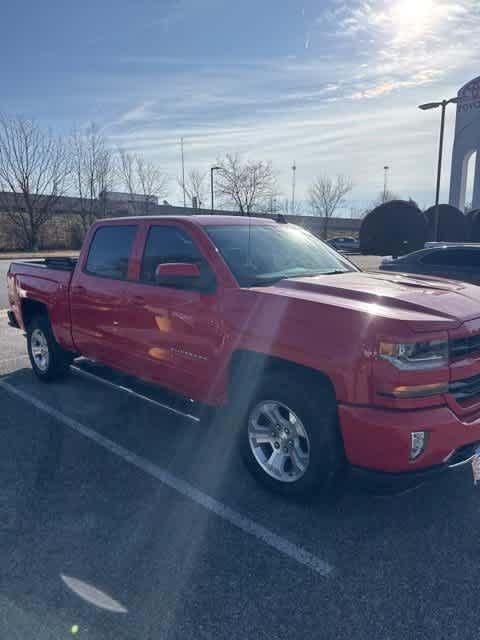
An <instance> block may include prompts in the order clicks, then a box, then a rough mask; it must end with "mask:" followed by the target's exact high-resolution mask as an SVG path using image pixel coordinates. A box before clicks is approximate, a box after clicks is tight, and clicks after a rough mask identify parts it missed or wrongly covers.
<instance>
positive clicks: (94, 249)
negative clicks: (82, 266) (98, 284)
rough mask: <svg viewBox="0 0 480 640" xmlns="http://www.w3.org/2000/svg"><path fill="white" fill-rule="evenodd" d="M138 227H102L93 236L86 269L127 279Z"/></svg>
mask: <svg viewBox="0 0 480 640" xmlns="http://www.w3.org/2000/svg"><path fill="white" fill-rule="evenodd" d="M136 231H137V227H136V226H135V225H129V226H118V227H100V229H97V231H96V232H95V235H94V236H93V240H92V243H91V245H90V251H89V253H88V260H87V266H86V271H88V273H91V274H93V275H95V276H100V277H103V278H115V279H117V280H126V279H127V274H128V261H129V259H130V255H131V253H132V247H133V241H134V239H135V233H136Z"/></svg>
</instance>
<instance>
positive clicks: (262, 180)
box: [215, 154, 277, 215]
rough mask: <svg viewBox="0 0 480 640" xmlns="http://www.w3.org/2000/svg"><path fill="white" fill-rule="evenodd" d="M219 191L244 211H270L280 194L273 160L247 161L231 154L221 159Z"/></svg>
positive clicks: (222, 198)
mask: <svg viewBox="0 0 480 640" xmlns="http://www.w3.org/2000/svg"><path fill="white" fill-rule="evenodd" d="M217 164H218V166H219V167H220V170H219V171H218V172H217V174H216V189H215V191H216V194H217V197H218V198H219V200H220V202H222V203H223V205H224V206H226V207H229V206H231V205H232V203H233V204H234V205H235V206H236V208H237V209H238V211H239V212H240V213H241V214H242V215H250V213H252V211H256V212H258V213H262V212H269V211H270V209H271V208H272V203H273V202H274V201H275V199H276V197H277V185H276V176H275V174H274V171H273V169H272V165H271V164H270V163H269V162H264V161H260V162H253V161H250V160H247V161H243V160H242V159H241V157H240V156H239V155H238V154H235V155H232V154H227V155H226V156H225V158H224V160H219V161H218V162H217Z"/></svg>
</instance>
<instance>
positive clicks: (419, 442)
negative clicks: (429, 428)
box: [410, 431, 427, 460]
mask: <svg viewBox="0 0 480 640" xmlns="http://www.w3.org/2000/svg"><path fill="white" fill-rule="evenodd" d="M426 446H427V432H426V431H412V433H411V434H410V460H415V459H416V458H418V456H419V455H420V454H421V453H423V452H424V451H425V447H426Z"/></svg>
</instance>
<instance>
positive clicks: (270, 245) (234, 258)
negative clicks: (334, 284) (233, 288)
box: [205, 224, 357, 287]
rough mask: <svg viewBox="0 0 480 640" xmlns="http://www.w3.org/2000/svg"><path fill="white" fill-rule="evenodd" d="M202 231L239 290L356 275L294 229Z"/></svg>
mask: <svg viewBox="0 0 480 640" xmlns="http://www.w3.org/2000/svg"><path fill="white" fill-rule="evenodd" d="M205 230H206V231H207V233H208V235H209V236H210V238H211V239H212V240H213V242H214V244H215V245H216V246H217V248H218V250H219V251H220V253H221V254H222V256H223V258H224V260H225V262H226V263H227V265H228V266H229V268H230V270H231V271H232V273H233V275H234V276H235V278H236V280H237V282H238V283H239V285H240V286H242V287H254V286H266V285H268V284H273V283H274V282H277V281H278V280H282V279H284V278H300V277H307V276H317V275H328V274H333V273H344V272H347V271H357V268H356V267H355V266H354V265H353V264H352V263H351V262H349V261H348V260H346V259H344V258H342V257H341V256H340V255H339V254H338V253H336V252H335V251H334V250H333V249H331V248H330V247H328V246H327V245H326V244H325V243H323V242H321V241H320V240H318V238H316V237H315V236H313V235H311V234H310V233H307V232H306V231H303V229H299V228H298V227H293V226H290V225H281V224H278V225H268V226H267V225H265V226H263V225H257V224H255V225H251V226H249V225H241V226H240V225H238V226H236V225H229V226H218V227H217V226H207V227H205Z"/></svg>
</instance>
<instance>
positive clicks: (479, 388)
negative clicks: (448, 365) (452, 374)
mask: <svg viewBox="0 0 480 640" xmlns="http://www.w3.org/2000/svg"><path fill="white" fill-rule="evenodd" d="M448 389H449V391H450V393H451V394H452V396H453V397H454V398H455V400H456V401H457V402H459V403H462V402H465V401H467V400H471V399H472V398H475V397H477V396H479V395H480V375H476V376H472V377H471V378H464V379H463V380H455V382H450V384H449V387H448Z"/></svg>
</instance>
